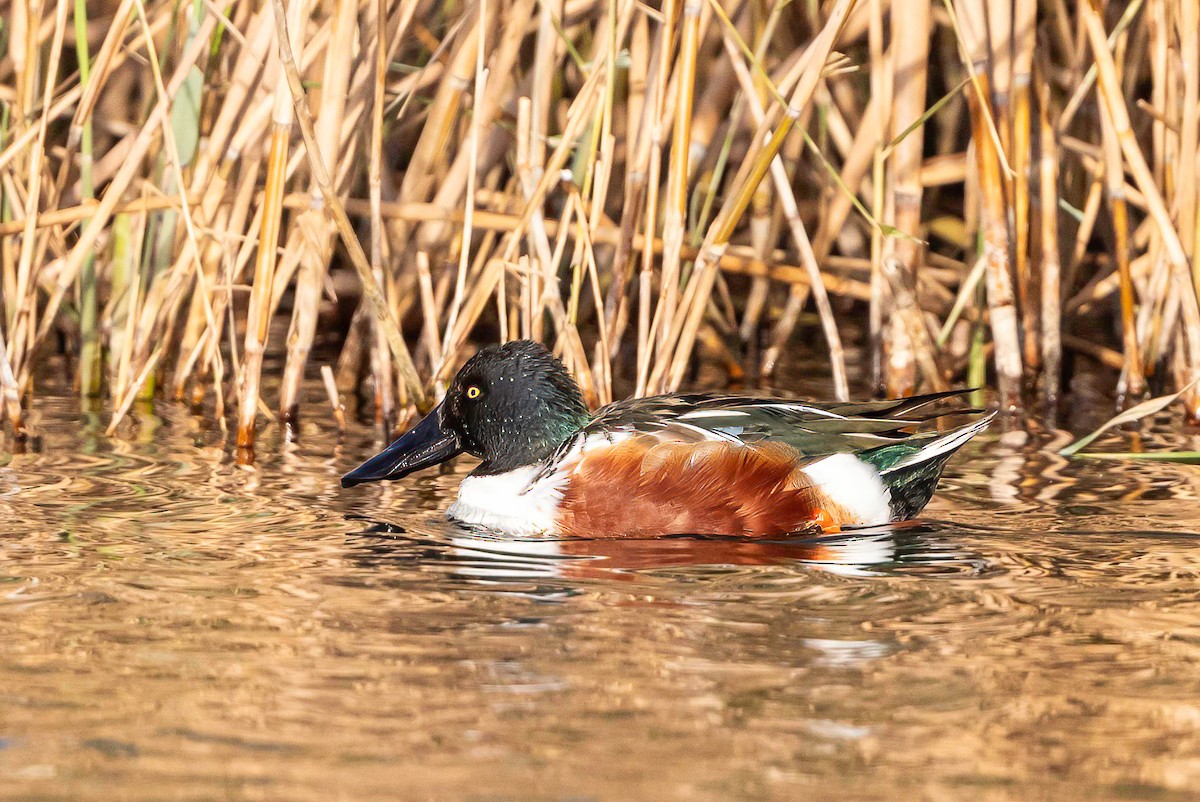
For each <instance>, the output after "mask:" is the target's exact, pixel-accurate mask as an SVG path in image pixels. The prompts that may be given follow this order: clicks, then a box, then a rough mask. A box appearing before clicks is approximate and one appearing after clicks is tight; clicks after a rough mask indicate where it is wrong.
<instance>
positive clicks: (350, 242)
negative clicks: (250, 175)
mask: <svg viewBox="0 0 1200 802" xmlns="http://www.w3.org/2000/svg"><path fill="white" fill-rule="evenodd" d="M273 5H274V8H275V18H276V34H277V36H278V37H279V52H280V59H281V61H282V62H283V69H284V73H285V75H286V77H287V86H288V88H289V89H290V91H291V97H292V101H293V103H294V106H295V109H296V117H297V120H298V122H299V124H300V131H301V133H302V135H303V137H304V144H305V148H306V150H307V153H308V159H309V165H310V167H311V168H312V173H313V177H314V178H315V179H316V183H317V185H318V187H319V188H320V190H321V196H322V198H323V200H324V202H325V206H326V208H327V209H328V211H329V212H330V214H331V215H332V216H333V220H334V223H335V224H336V225H337V229H338V233H339V234H340V235H341V238H342V242H343V244H344V245H345V246H346V250H347V251H348V253H349V255H350V262H351V264H352V265H353V266H354V269H355V271H356V272H357V273H358V279H359V281H360V282H361V283H362V285H363V290H364V292H363V294H364V295H365V296H366V298H367V300H368V301H369V302H370V304H371V307H372V309H373V311H374V313H375V316H376V318H378V319H379V320H380V321H381V325H382V326H383V327H384V330H385V332H386V333H387V340H388V347H389V348H390V349H391V351H392V358H393V359H395V360H396V364H397V367H398V368H399V369H400V376H401V378H402V379H403V381H404V382H405V386H406V387H407V388H408V390H409V392H410V394H411V396H412V400H413V401H414V402H415V403H416V404H417V407H418V408H419V409H422V410H424V407H425V394H424V391H423V390H422V387H421V381H420V379H419V378H418V377H417V374H416V369H415V368H414V367H413V364H412V358H411V357H410V356H409V353H408V347H407V346H406V345H405V344H404V339H403V337H402V336H401V334H400V329H399V326H398V325H397V324H396V321H395V319H394V318H393V317H392V315H391V311H390V309H389V307H388V305H387V301H386V299H385V298H384V296H383V291H382V289H381V288H380V287H379V285H378V284H376V283H375V280H374V277H373V276H372V275H371V267H370V265H369V264H368V262H367V256H366V254H365V253H363V250H362V246H361V245H360V244H359V242H358V239H357V237H356V236H355V234H354V229H353V227H352V226H351V224H350V218H349V217H347V215H346V210H345V207H344V206H343V205H342V203H341V201H340V200H339V199H338V196H337V195H336V194H335V193H334V191H333V186H332V183H331V181H330V178H329V173H328V171H327V170H326V169H325V164H324V161H323V160H322V159H321V154H320V151H319V150H318V148H317V146H316V141H315V134H314V133H313V125H312V118H311V115H310V113H309V111H308V102H307V100H306V99H305V97H304V87H303V85H302V84H301V82H300V73H299V71H298V70H297V68H296V61H295V58H294V57H293V55H292V48H291V43H290V39H289V33H288V27H287V25H286V24H285V12H284V8H283V0H273ZM268 176H269V174H268ZM268 183H269V182H268Z"/></svg>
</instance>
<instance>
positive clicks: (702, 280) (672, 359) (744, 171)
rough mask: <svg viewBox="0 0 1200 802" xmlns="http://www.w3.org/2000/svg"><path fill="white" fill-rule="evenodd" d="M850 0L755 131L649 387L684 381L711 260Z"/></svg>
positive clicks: (816, 73) (799, 104)
mask: <svg viewBox="0 0 1200 802" xmlns="http://www.w3.org/2000/svg"><path fill="white" fill-rule="evenodd" d="M854 2H855V0H836V2H835V3H834V5H833V8H832V9H830V13H829V17H828V19H827V21H826V23H825V26H824V28H822V30H821V32H820V33H819V34H818V35H817V37H816V38H815V39H814V40H813V43H812V45H811V46H810V47H809V49H808V50H807V51H805V58H804V64H803V66H802V67H801V68H800V69H798V73H799V79H798V81H797V84H796V88H795V90H794V92H793V93H792V95H791V97H790V98H789V99H788V104H787V107H786V109H783V108H779V107H778V106H776V107H773V108H772V110H771V113H769V114H768V115H767V117H766V118H765V119H764V120H763V122H762V124H761V125H759V126H758V128H759V130H758V131H756V132H755V137H754V140H753V141H754V142H755V143H760V142H761V143H763V144H762V145H761V147H759V148H758V149H757V150H756V151H754V156H753V159H750V158H747V160H746V161H745V162H744V163H743V165H742V168H741V169H740V170H739V171H738V174H737V176H736V177H735V178H734V180H733V187H734V191H732V192H731V193H730V194H729V195H728V196H727V197H726V200H725V201H724V202H723V203H722V205H721V210H720V212H718V214H717V217H716V219H715V220H714V221H713V224H712V226H711V227H710V228H709V230H708V233H707V235H706V236H705V238H704V244H703V245H702V246H701V251H700V254H699V256H698V257H697V259H696V264H695V267H694V268H693V272H692V276H691V279H690V280H689V282H688V285H687V290H686V292H685V295H684V298H683V301H682V303H681V305H680V310H679V315H677V317H679V318H680V319H679V321H678V323H679V325H672V327H671V332H672V337H671V338H668V340H667V342H668V343H669V344H670V346H671V347H669V348H664V349H662V350H661V352H660V355H659V364H658V365H656V367H655V369H654V371H652V373H651V377H650V385H651V386H662V387H663V388H664V389H669V390H674V389H676V388H678V386H679V385H680V383H681V382H682V380H683V372H684V370H685V368H686V366H687V362H688V359H689V357H690V356H691V350H692V344H693V343H694V342H695V339H696V331H697V329H698V328H699V325H700V319H701V317H702V316H703V314H704V310H705V308H706V306H707V301H708V297H709V294H710V292H711V291H712V287H713V284H714V282H715V279H716V270H715V262H716V260H717V258H718V257H719V256H720V254H721V253H722V252H724V250H725V249H726V248H728V246H729V240H730V237H731V236H732V234H733V230H734V228H735V227H736V225H737V223H738V222H739V221H740V219H741V217H742V214H743V213H744V212H745V210H746V208H747V207H748V206H749V205H750V201H751V199H752V198H753V195H754V191H755V189H757V187H758V184H759V182H760V181H762V179H763V177H764V176H765V175H766V173H767V171H768V170H769V169H770V167H771V163H772V162H773V161H774V160H775V157H776V155H777V154H778V152H779V150H780V148H781V147H782V145H783V140H784V139H785V138H786V137H787V135H788V133H789V132H790V131H791V129H792V126H793V125H794V124H795V122H796V120H797V119H799V117H800V115H801V113H802V112H803V109H804V108H805V107H806V106H807V105H808V103H809V101H810V100H811V99H812V96H813V93H814V92H815V91H816V88H817V83H818V81H819V80H820V78H821V73H822V71H823V68H824V66H825V62H826V61H827V59H828V58H829V54H830V53H831V52H832V50H833V45H834V43H835V42H836V41H837V37H838V35H839V34H840V33H841V30H842V26H843V24H844V23H845V21H846V17H847V16H848V14H849V12H850V10H851V9H852V8H853V6H854ZM772 128H773V129H774V130H773V131H772ZM668 357H669V359H668Z"/></svg>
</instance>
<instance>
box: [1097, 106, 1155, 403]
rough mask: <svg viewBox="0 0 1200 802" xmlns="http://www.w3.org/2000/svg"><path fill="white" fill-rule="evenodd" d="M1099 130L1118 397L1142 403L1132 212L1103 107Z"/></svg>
mask: <svg viewBox="0 0 1200 802" xmlns="http://www.w3.org/2000/svg"><path fill="white" fill-rule="evenodd" d="M1100 130H1101V134H1102V141H1103V144H1104V165H1103V171H1104V183H1105V187H1106V189H1107V196H1108V207H1109V212H1110V213H1111V214H1112V226H1113V233H1114V236H1115V240H1116V241H1115V250H1116V253H1115V256H1116V260H1117V274H1118V275H1119V276H1120V286H1121V331H1122V335H1123V342H1124V351H1123V353H1124V357H1125V359H1124V367H1123V371H1122V378H1121V381H1120V383H1119V384H1118V393H1119V395H1120V396H1122V397H1124V398H1129V399H1132V400H1134V401H1137V400H1140V398H1141V396H1142V394H1143V393H1144V391H1145V386H1144V382H1143V369H1142V358H1141V354H1140V353H1139V349H1138V337H1137V324H1136V311H1135V309H1134V304H1135V300H1134V294H1133V275H1132V273H1131V271H1130V266H1129V249H1130V243H1129V212H1128V204H1127V203H1126V201H1125V173H1124V170H1123V169H1122V165H1121V146H1120V144H1119V143H1118V142H1117V137H1116V132H1115V130H1114V127H1113V121H1112V115H1111V113H1110V112H1109V111H1108V109H1107V107H1105V106H1103V105H1102V107H1101V114H1100Z"/></svg>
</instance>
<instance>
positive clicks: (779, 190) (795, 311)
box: [725, 27, 850, 400]
mask: <svg viewBox="0 0 1200 802" xmlns="http://www.w3.org/2000/svg"><path fill="white" fill-rule="evenodd" d="M730 32H731V35H729V36H726V37H725V46H726V53H727V54H728V56H729V59H730V63H731V64H732V65H733V68H734V72H735V74H736V75H737V76H738V80H739V81H740V82H741V83H742V91H743V92H744V93H745V97H746V98H747V108H748V109H749V111H750V117H751V119H752V120H753V121H754V124H755V125H756V126H761V125H762V124H763V121H764V119H765V118H766V111H765V110H764V109H763V107H762V102H761V101H760V100H759V97H758V92H757V87H756V86H755V85H754V83H753V81H752V79H751V76H750V74H749V72H748V70H747V69H746V67H745V65H743V64H742V62H741V56H740V55H739V54H738V52H737V50H736V46H735V44H734V42H733V41H732V37H733V36H736V32H735V31H733V29H732V27H731V28H730ZM759 74H760V75H761V74H762V72H761V70H759ZM767 83H768V85H769V83H770V82H769V80H768V81H767ZM771 89H772V90H773V91H772V94H774V93H775V92H774V87H771ZM770 171H771V179H772V181H773V182H774V185H775V192H776V195H777V197H778V199H779V202H780V207H781V211H782V214H783V217H784V219H785V220H786V221H787V225H788V229H789V231H790V232H791V235H792V239H793V240H794V241H795V243H796V247H797V248H798V249H799V251H800V258H801V262H802V263H803V266H804V268H805V270H807V271H808V275H809V279H810V286H809V287H800V286H799V285H792V288H791V289H790V290H789V293H788V303H787V306H786V308H785V311H784V316H783V317H782V318H781V320H780V323H779V325H778V326H777V333H776V335H775V336H774V337H773V341H772V344H771V346H770V347H769V348H768V349H767V353H766V354H765V355H764V357H763V360H762V365H763V367H762V372H763V373H764V374H765V375H768V376H769V375H771V373H772V372H773V370H774V366H775V364H776V363H777V362H778V360H779V356H780V352H781V350H782V347H783V343H784V342H785V341H786V339H787V337H788V335H790V333H791V330H792V328H793V327H794V326H795V322H796V318H797V316H798V315H799V313H800V310H801V309H802V308H803V306H804V301H805V300H806V298H807V295H808V294H809V292H810V291H811V292H812V295H813V299H814V301H815V302H816V304H817V310H818V313H819V315H820V319H821V324H822V330H823V331H824V333H825V339H826V345H827V346H828V348H829V356H830V366H831V368H832V371H833V383H834V394H835V396H836V397H837V398H839V399H841V400H848V399H849V393H850V388H849V382H848V380H847V378H846V363H845V355H844V352H843V349H842V341H841V336H840V335H839V334H838V328H837V322H836V321H835V319H834V316H833V309H832V307H831V306H830V304H829V296H828V294H827V293H826V292H825V286H824V284H822V282H821V269H820V267H819V265H818V264H817V258H816V254H815V252H814V251H813V247H812V244H811V242H810V241H809V238H808V233H807V232H806V231H805V228H804V223H803V222H802V221H801V220H800V210H799V205H798V204H797V202H796V198H795V194H794V192H793V190H792V185H791V181H790V179H789V177H788V174H787V169H786V168H785V167H784V164H783V159H782V158H781V157H780V156H779V155H778V154H776V155H775V156H774V157H773V158H772V159H771V164H770ZM781 333H782V334H781Z"/></svg>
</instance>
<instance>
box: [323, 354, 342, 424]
mask: <svg viewBox="0 0 1200 802" xmlns="http://www.w3.org/2000/svg"><path fill="white" fill-rule="evenodd" d="M321 381H322V382H323V383H324V385H325V393H326V395H328V396H329V407H330V409H332V410H333V422H334V423H336V424H337V427H338V431H339V432H344V431H346V408H345V407H344V406H342V400H341V398H340V397H339V396H338V388H337V382H336V381H334V379H333V370H332V369H331V368H330V367H329V366H328V365H322V366H321Z"/></svg>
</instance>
